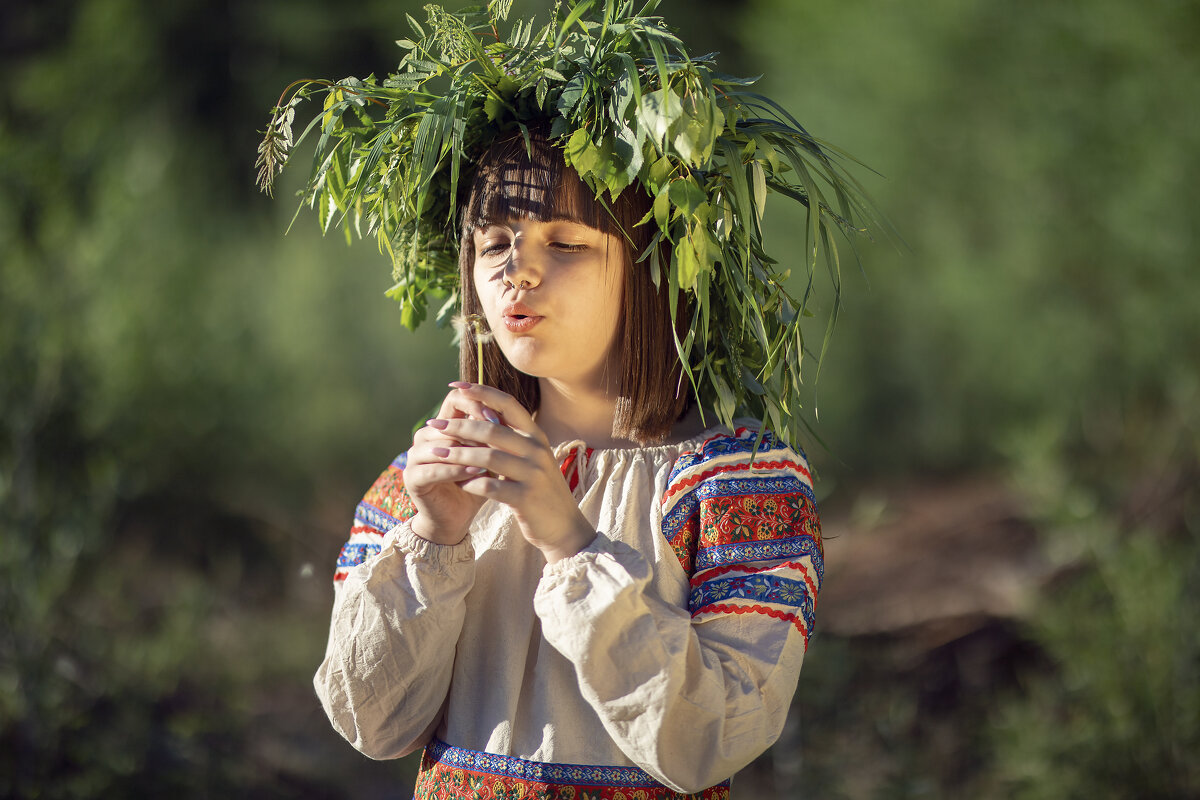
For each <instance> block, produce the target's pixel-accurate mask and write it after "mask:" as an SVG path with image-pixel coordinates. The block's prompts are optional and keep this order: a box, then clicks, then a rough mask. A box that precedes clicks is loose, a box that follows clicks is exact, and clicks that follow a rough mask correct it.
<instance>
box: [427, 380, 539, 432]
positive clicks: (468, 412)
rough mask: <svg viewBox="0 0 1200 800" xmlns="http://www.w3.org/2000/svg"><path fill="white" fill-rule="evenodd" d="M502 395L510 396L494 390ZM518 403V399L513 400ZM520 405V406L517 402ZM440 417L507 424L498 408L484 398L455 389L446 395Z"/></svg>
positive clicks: (439, 413)
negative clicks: (488, 403)
mask: <svg viewBox="0 0 1200 800" xmlns="http://www.w3.org/2000/svg"><path fill="white" fill-rule="evenodd" d="M493 391H495V392H496V393H497V395H499V396H501V397H508V396H509V395H506V394H505V393H504V392H501V391H499V390H498V389H497V390H493ZM513 402H514V403H516V401H515V400H514V401H513ZM517 405H518V407H519V406H520V404H519V403H517ZM438 418H439V419H459V418H467V419H478V420H486V421H488V422H491V423H494V424H497V425H502V424H505V423H504V420H503V419H502V414H501V413H500V412H498V411H497V410H496V409H494V408H491V407H489V406H488V405H487V403H485V402H484V401H483V400H481V399H479V398H477V397H470V396H468V395H467V394H466V393H464V392H462V391H461V390H458V389H455V390H453V391H451V392H450V393H449V394H447V395H446V398H445V400H443V401H442V408H441V410H440V411H439V412H438Z"/></svg>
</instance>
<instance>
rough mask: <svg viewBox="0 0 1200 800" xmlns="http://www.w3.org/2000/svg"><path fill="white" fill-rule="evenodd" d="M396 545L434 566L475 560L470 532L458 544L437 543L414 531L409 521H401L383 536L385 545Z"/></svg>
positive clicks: (399, 548)
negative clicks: (423, 537)
mask: <svg viewBox="0 0 1200 800" xmlns="http://www.w3.org/2000/svg"><path fill="white" fill-rule="evenodd" d="M389 546H393V547H395V548H396V549H397V550H400V551H402V552H404V553H406V554H408V555H409V556H411V557H412V558H413V559H414V560H416V561H423V562H425V563H427V564H429V565H431V566H434V567H449V566H451V565H453V564H458V563H461V562H463V561H473V560H475V546H474V544H473V543H472V541H471V534H470V533H468V534H467V535H466V536H465V537H463V540H462V541H461V542H459V543H458V544H437V543H436V542H431V541H429V540H428V539H422V538H421V537H420V536H417V534H415V533H413V529H412V527H411V526H410V525H409V524H408V521H407V520H406V521H404V522H401V523H400V524H399V525H397V526H396V527H394V528H392V529H391V530H390V531H388V533H387V535H386V536H384V537H383V547H384V549H385V550H386V549H387V548H388V547H389Z"/></svg>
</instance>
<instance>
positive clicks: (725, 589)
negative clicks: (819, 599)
mask: <svg viewBox="0 0 1200 800" xmlns="http://www.w3.org/2000/svg"><path fill="white" fill-rule="evenodd" d="M733 599H737V600H751V601H756V602H759V603H773V604H776V605H782V606H788V607H791V608H795V609H798V610H799V611H800V614H801V615H802V616H803V617H804V624H805V628H806V629H807V630H812V628H813V625H814V624H816V615H815V603H814V601H813V597H812V595H811V594H809V590H808V585H807V584H806V583H805V582H804V581H797V580H792V579H791V578H783V577H780V576H777V575H762V574H758V575H736V576H734V577H729V578H721V579H718V580H711V581H708V582H706V583H702V584H701V585H700V586H698V587H696V588H695V589H693V590H692V594H691V597H690V598H689V599H688V607H689V608H690V609H691V611H692V614H693V615H695V614H699V613H701V612H702V611H705V610H706V609H707V608H708V607H711V606H714V605H716V604H718V603H721V602H723V601H725V600H733Z"/></svg>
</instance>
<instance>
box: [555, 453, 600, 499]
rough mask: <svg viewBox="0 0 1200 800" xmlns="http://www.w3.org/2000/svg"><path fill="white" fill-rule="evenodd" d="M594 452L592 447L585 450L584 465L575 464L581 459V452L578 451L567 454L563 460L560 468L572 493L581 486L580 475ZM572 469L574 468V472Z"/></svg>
mask: <svg viewBox="0 0 1200 800" xmlns="http://www.w3.org/2000/svg"><path fill="white" fill-rule="evenodd" d="M592 452H593V450H592V448H590V447H588V448H586V449H585V450H584V454H583V459H584V463H583V464H576V463H575V462H576V461H577V460H578V459H579V451H578V450H572V451H571V452H570V453H568V454H567V457H566V458H564V459H563V463H562V466H561V467H560V469H561V470H562V474H563V477H564V478H566V479H567V488H568V489H570V490H571V491H572V492H574V491H575V489H576V488H577V487H578V486H579V473H580V472H581V471H582V470H583V469H584V466H585V465H586V464H587V461H588V460H589V459H591V457H592ZM572 467H574V469H573V470H572Z"/></svg>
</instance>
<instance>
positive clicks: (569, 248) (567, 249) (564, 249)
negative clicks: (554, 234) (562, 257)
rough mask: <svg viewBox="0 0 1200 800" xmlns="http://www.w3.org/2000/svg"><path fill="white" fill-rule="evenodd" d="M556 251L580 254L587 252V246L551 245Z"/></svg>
mask: <svg viewBox="0 0 1200 800" xmlns="http://www.w3.org/2000/svg"><path fill="white" fill-rule="evenodd" d="M551 246H552V247H553V248H554V249H555V250H558V251H560V252H563V253H580V252H583V251H584V250H587V245H586V244H574V243H572V242H555V243H554V244H553V245H551Z"/></svg>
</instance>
